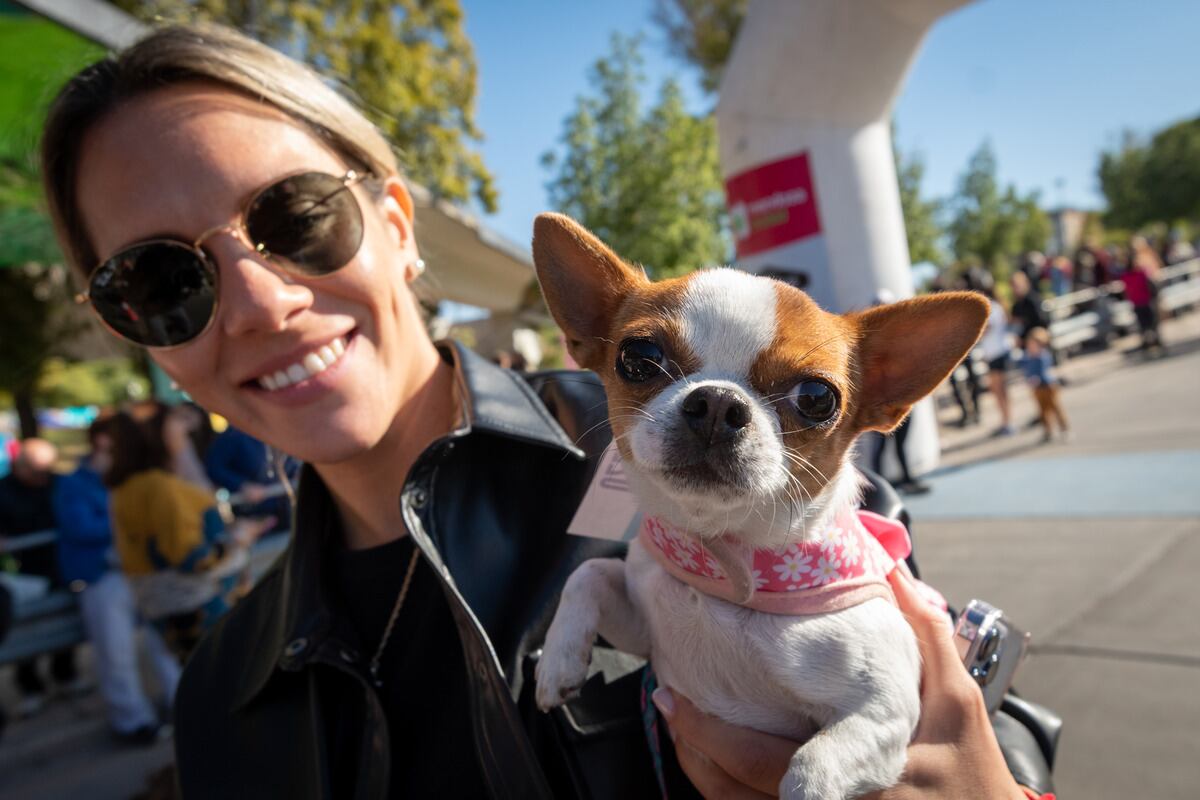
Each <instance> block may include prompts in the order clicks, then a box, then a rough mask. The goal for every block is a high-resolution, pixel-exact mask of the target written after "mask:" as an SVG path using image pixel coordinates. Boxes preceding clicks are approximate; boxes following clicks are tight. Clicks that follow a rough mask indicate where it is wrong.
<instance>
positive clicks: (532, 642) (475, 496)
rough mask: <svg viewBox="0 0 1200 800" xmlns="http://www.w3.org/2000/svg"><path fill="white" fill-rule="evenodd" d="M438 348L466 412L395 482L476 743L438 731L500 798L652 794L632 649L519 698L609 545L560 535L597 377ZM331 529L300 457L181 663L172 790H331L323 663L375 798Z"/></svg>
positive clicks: (325, 505)
mask: <svg viewBox="0 0 1200 800" xmlns="http://www.w3.org/2000/svg"><path fill="white" fill-rule="evenodd" d="M440 349H441V352H442V355H443V357H444V358H446V359H447V360H448V361H450V362H451V363H452V364H453V366H454V367H455V371H456V374H457V380H458V388H459V396H460V397H461V399H462V405H463V412H464V416H463V423H462V425H461V427H459V428H458V429H457V430H455V431H454V432H453V433H452V434H450V435H449V436H447V437H445V438H443V439H441V440H439V441H437V442H435V443H434V444H433V445H431V446H430V447H429V448H428V449H427V450H426V451H425V452H424V453H423V454H422V455H421V457H420V458H419V459H418V461H417V463H416V464H415V465H414V466H413V469H412V471H411V472H410V474H409V475H408V476H407V477H406V479H405V480H404V482H403V484H402V485H401V484H398V486H397V490H398V494H399V498H400V502H401V505H402V510H403V514H404V520H405V523H406V525H407V528H408V530H409V533H410V534H411V535H412V537H413V540H414V541H415V542H416V544H417V546H418V547H419V548H420V549H421V551H422V553H423V555H424V557H425V558H426V559H427V560H428V561H429V563H430V564H431V565H432V566H433V567H434V571H435V572H436V574H437V575H438V576H439V578H440V581H441V584H442V588H443V590H444V592H445V594H446V598H447V601H448V603H449V606H450V610H451V616H452V617H453V619H454V621H455V624H456V627H457V630H458V635H459V638H460V641H461V643H462V649H463V654H464V656H465V658H466V660H467V666H468V673H469V675H470V681H469V692H470V707H471V709H472V715H473V729H474V733H475V737H474V741H473V742H461V743H448V744H447V746H454V747H460V748H461V749H462V754H463V755H462V757H463V758H464V759H466V758H474V759H477V760H478V763H479V764H480V766H481V769H482V772H483V775H484V778H485V780H486V781H487V783H488V786H489V788H490V790H491V794H492V796H493V797H495V798H501V799H502V800H533V799H535V798H551V797H553V798H572V797H578V798H620V799H621V800H631V799H633V798H642V797H645V798H650V797H660V796H661V794H660V791H659V788H658V783H657V780H656V777H655V773H654V772H653V766H652V763H651V759H650V755H649V750H648V748H647V744H646V737H645V733H644V729H643V725H642V721H641V709H640V703H639V694H640V691H641V670H640V666H641V662H639V661H637V660H636V659H631V658H630V657H629V656H625V655H623V654H619V653H616V652H615V651H612V650H609V649H607V648H605V647H603V646H601V647H597V648H596V650H595V651H594V657H593V665H594V669H593V675H592V677H591V679H590V680H589V681H588V683H587V684H586V685H585V686H584V688H583V691H582V692H581V696H580V698H578V699H577V700H576V701H574V702H572V703H571V704H569V705H568V706H566V707H565V708H563V709H558V710H556V711H555V712H553V713H551V714H549V715H546V714H541V713H540V712H538V711H537V710H536V708H535V706H534V703H533V696H532V695H533V691H532V689H533V687H532V674H533V665H534V663H535V661H534V659H535V658H536V655H537V650H538V648H539V647H540V646H541V642H542V639H543V637H544V634H545V631H546V628H547V627H548V625H549V622H550V618H551V617H552V615H553V611H554V607H555V605H556V600H557V596H558V593H559V591H560V590H561V588H562V586H563V584H564V583H565V581H566V579H567V576H569V575H570V573H571V572H572V571H573V570H574V569H575V567H576V566H578V565H579V564H580V563H581V562H582V561H584V560H586V559H588V558H595V557H603V556H611V555H621V554H622V552H623V549H624V547H623V546H622V545H616V544H613V543H609V542H603V541H598V540H592V539H583V538H580V537H575V536H569V535H565V533H564V532H565V530H566V528H567V526H568V524H569V522H570V519H571V517H572V515H573V514H574V511H575V509H576V507H577V506H578V504H579V502H580V500H581V499H582V497H583V493H584V491H585V489H586V487H587V485H588V483H589V481H590V480H591V477H592V473H593V472H594V470H595V467H596V462H597V460H598V459H597V458H596V457H597V456H598V455H599V453H600V452H601V451H602V450H603V449H604V447H605V446H606V445H607V444H608V441H609V439H610V434H609V432H608V427H607V425H606V424H605V420H606V416H605V415H606V403H605V398H604V391H603V387H602V386H601V384H600V382H599V380H598V379H597V378H596V377H595V376H594V375H591V374H590V373H581V372H550V373H541V374H537V375H533V376H518V375H516V374H514V373H512V372H508V371H505V370H501V369H500V368H498V367H495V366H493V365H492V364H490V363H488V362H486V361H484V360H483V359H481V358H480V357H479V356H477V355H475V354H473V353H471V352H470V351H469V350H466V349H465V348H462V347H459V346H457V345H440ZM885 495H886V496H884V497H882V498H879V499H880V501H881V502H882V503H883V506H879V505H876V508H877V510H879V511H881V512H883V513H885V514H889V515H893V516H894V515H895V513H896V509H899V508H900V506H899V503H898V499H897V498H895V495H894V494H891V493H885ZM888 506H892V507H894V508H891V507H888ZM338 530H339V529H338V522H337V515H336V512H335V510H334V507H333V503H332V500H331V498H330V497H329V495H328V492H327V491H326V489H325V487H324V485H323V484H322V483H321V482H320V480H319V479H318V478H317V477H316V475H315V473H313V472H312V471H310V470H307V469H306V470H305V471H304V473H303V474H302V477H301V485H300V490H299V498H298V507H297V510H296V514H295V523H294V527H293V531H294V535H293V540H292V542H291V544H290V545H289V547H288V549H287V551H286V552H285V553H284V555H283V556H282V557H281V558H280V560H279V561H278V562H277V563H276V564H275V565H274V566H273V567H272V568H271V570H270V571H269V572H268V573H267V574H266V575H265V576H264V577H263V578H262V579H261V580H260V582H259V583H258V585H257V586H256V587H255V589H254V590H253V591H252V592H251V593H250V594H249V595H248V596H247V597H246V598H245V599H243V600H242V601H241V602H240V603H239V604H238V605H237V606H236V607H235V608H234V609H233V611H231V612H230V613H229V614H228V615H226V617H225V618H224V619H222V620H221V621H220V622H219V623H218V625H217V626H216V627H215V628H214V629H213V631H212V632H211V633H210V634H209V635H208V636H207V637H206V638H205V639H204V641H203V642H202V643H201V644H200V646H199V647H198V648H197V650H196V651H195V653H193V655H192V657H191V659H190V661H189V662H188V664H187V667H186V669H185V670H184V673H183V678H182V681H181V682H180V685H179V689H178V693H177V696H176V757H177V764H178V770H179V781H180V786H181V788H182V790H183V794H184V797H185V798H216V797H220V798H239V797H246V798H255V800H260V798H264V797H287V798H289V799H290V800H302V799H303V798H330V797H333V796H334V791H333V788H332V787H331V786H330V783H329V780H330V779H329V770H328V769H327V768H326V764H325V762H324V759H325V754H326V752H327V749H326V746H327V744H328V743H327V742H326V741H325V737H326V727H325V725H324V722H323V720H322V718H321V705H320V702H319V701H318V697H319V695H320V691H319V688H318V683H319V682H320V681H327V680H344V681H352V682H354V684H355V685H357V686H359V687H361V692H362V695H363V696H364V698H365V703H366V705H367V708H368V713H367V715H366V719H367V727H368V730H367V731H366V732H365V736H364V738H363V740H362V741H363V742H364V743H365V747H368V748H369V750H370V752H364V753H363V758H362V759H361V762H360V763H361V764H362V768H361V774H360V775H359V778H358V788H357V791H356V792H355V796H356V797H361V798H383V797H386V796H387V792H388V774H389V764H388V755H387V753H388V747H387V746H386V744H385V743H384V740H385V739H386V723H385V721H384V716H383V712H382V709H381V707H380V705H379V703H378V701H377V700H376V699H375V694H374V692H373V691H372V690H371V689H370V685H369V682H368V680H367V677H366V675H367V673H366V664H365V663H364V660H363V659H362V658H361V657H360V656H359V655H358V654H357V653H354V652H352V651H351V650H348V649H347V647H346V646H345V644H344V643H343V642H341V641H339V640H338V638H337V635H336V634H335V633H334V631H333V628H334V626H333V625H332V624H331V622H332V620H331V613H330V610H329V608H328V607H327V604H326V603H325V601H324V599H323V597H322V592H321V590H320V587H321V586H322V585H323V584H322V573H321V559H320V558H318V555H319V553H320V552H321V548H320V545H321V543H322V542H323V541H328V537H330V536H337V535H339V533H338ZM666 750H667V752H664V758H665V759H666V760H667V762H668V763H667V767H666V768H667V770H668V781H669V782H670V783H671V784H674V783H675V780H673V778H674V779H679V776H678V774H675V775H671V774H670V773H671V770H672V759H671V758H670V756H671V753H670V752H669V746H668V747H667V748H666ZM688 788H690V787H688ZM686 794H687V792H673V793H672V796H673V797H679V796H683V795H686ZM338 800H341V798H340V797H339V798H338Z"/></svg>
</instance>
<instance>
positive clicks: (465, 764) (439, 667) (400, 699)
mask: <svg viewBox="0 0 1200 800" xmlns="http://www.w3.org/2000/svg"><path fill="white" fill-rule="evenodd" d="M413 549H414V548H413V544H412V541H411V540H410V539H408V538H407V537H406V538H403V539H398V540H397V541H394V542H390V543H388V544H385V545H381V546H379V547H372V548H370V549H367V550H347V549H345V548H338V549H337V550H336V551H335V552H334V553H332V554H331V555H332V558H331V563H330V567H331V568H330V570H329V573H328V575H329V580H330V584H331V585H330V587H329V590H330V598H331V600H332V602H333V603H335V604H336V607H337V609H338V610H340V611H341V612H342V613H341V614H338V615H337V616H339V617H340V618H341V619H342V620H344V621H345V624H346V625H347V627H348V630H346V631H342V632H339V633H340V634H341V635H340V636H339V638H342V639H344V640H345V641H347V642H354V643H356V644H357V645H360V646H358V647H356V648H355V652H354V656H355V659H354V660H355V661H356V662H357V664H358V666H359V667H360V668H361V672H362V674H363V675H364V676H367V678H368V680H369V672H368V665H369V664H370V662H371V658H372V656H373V655H374V654H375V651H376V649H377V648H378V647H379V642H380V641H381V640H382V638H383V633H384V630H385V628H386V626H387V621H388V617H389V616H390V615H391V612H392V609H393V608H394V607H395V604H396V598H397V597H398V596H399V592H400V589H401V585H402V584H403V582H404V575H405V573H406V572H407V570H408V566H409V562H410V560H411V559H412V554H413ZM379 679H380V682H381V684H382V685H381V686H379V687H377V688H376V689H375V694H376V697H377V698H378V701H379V704H380V706H381V707H382V709H383V714H384V717H385V719H386V720H387V731H388V740H389V741H388V746H389V749H390V751H391V777H390V784H389V797H391V798H413V797H439V798H443V797H446V798H455V797H464V798H467V797H470V798H476V797H486V796H487V789H486V786H485V783H484V780H483V776H482V774H481V771H480V768H479V766H478V764H477V763H476V760H475V758H474V757H472V756H471V755H467V756H466V757H465V758H464V753H466V754H470V753H472V752H473V749H474V748H473V747H472V746H470V745H469V744H468V743H469V742H471V740H472V738H473V735H474V734H473V732H472V729H471V721H470V719H471V718H470V711H469V708H468V706H467V703H468V695H467V673H466V665H465V660H464V658H463V655H462V646H461V644H460V643H459V640H458V634H457V632H456V628H455V625H454V621H453V619H452V618H451V616H450V608H449V606H448V605H447V603H446V597H445V595H444V594H443V592H442V590H441V588H440V587H439V586H438V584H437V580H436V577H435V576H434V575H433V573H432V572H431V570H430V568H429V565H428V564H426V563H425V562H424V561H418V563H417V567H416V571H415V572H414V574H413V580H412V584H411V586H410V587H409V590H408V594H407V595H406V597H405V600H404V605H403V606H401V609H400V612H399V615H398V616H397V618H396V625H395V627H394V629H393V630H392V633H391V636H390V637H389V638H388V642H387V645H386V646H385V648H384V651H383V654H382V657H381V659H380V669H379ZM328 685H329V686H330V689H329V690H328V691H327V693H326V694H327V696H326V697H325V698H324V703H323V705H324V707H325V709H326V714H325V716H326V719H327V720H328V733H329V741H330V742H331V743H332V748H331V749H332V750H333V751H334V752H333V753H332V754H331V755H333V758H332V759H331V768H332V772H333V774H332V776H331V777H332V781H333V785H334V786H335V787H337V789H338V792H337V794H338V796H341V797H350V796H352V794H353V792H352V790H351V789H350V787H352V786H354V785H355V783H356V776H357V772H358V770H357V763H356V761H357V759H358V758H359V757H361V753H362V752H363V751H361V750H360V749H359V748H358V747H357V744H358V743H359V741H360V739H361V736H362V734H361V731H362V730H363V726H362V725H361V719H362V717H361V714H362V713H364V712H365V711H366V709H362V708H355V707H354V706H355V705H356V704H357V705H359V706H361V700H353V699H352V698H354V697H356V696H357V697H361V691H357V692H355V691H350V692H345V694H344V695H343V691H342V687H347V688H353V687H352V686H348V685H347V684H346V683H345V682H340V681H339V682H328ZM366 752H369V748H368V749H367V751H366Z"/></svg>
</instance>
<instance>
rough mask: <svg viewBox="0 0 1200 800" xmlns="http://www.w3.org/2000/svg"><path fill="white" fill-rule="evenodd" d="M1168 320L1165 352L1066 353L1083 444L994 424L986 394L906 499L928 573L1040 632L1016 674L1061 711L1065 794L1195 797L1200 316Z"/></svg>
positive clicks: (961, 597)
mask: <svg viewBox="0 0 1200 800" xmlns="http://www.w3.org/2000/svg"><path fill="white" fill-rule="evenodd" d="M1164 330H1165V332H1166V334H1167V336H1168V342H1173V343H1174V344H1173V346H1172V348H1171V350H1172V354H1171V355H1169V356H1168V357H1167V358H1164V359H1161V360H1154V361H1142V360H1141V359H1140V358H1138V357H1135V358H1126V357H1124V356H1122V355H1121V353H1120V352H1108V353H1103V354H1099V355H1095V356H1088V357H1085V358H1082V359H1079V360H1078V361H1075V362H1071V363H1069V364H1068V365H1067V367H1066V369H1065V370H1064V371H1065V373H1066V374H1067V375H1068V376H1069V377H1070V378H1071V379H1072V382H1071V385H1070V386H1069V387H1067V388H1066V389H1065V390H1064V392H1063V402H1064V407H1065V409H1066V412H1067V414H1068V416H1069V417H1070V418H1071V420H1072V423H1073V426H1074V429H1075V430H1074V439H1073V440H1072V441H1071V442H1070V443H1065V444H1064V443H1057V442H1056V443H1052V444H1048V445H1042V444H1041V443H1040V438H1041V432H1040V430H1036V429H1026V430H1022V431H1021V432H1019V433H1018V434H1017V435H1016V436H1013V437H1008V438H1003V439H994V438H991V437H989V436H988V435H987V431H989V430H990V429H992V428H994V427H995V426H996V425H997V419H998V414H997V412H996V411H995V408H994V406H993V404H992V400H991V398H985V399H984V404H985V405H984V409H985V418H984V425H982V426H980V427H979V428H968V429H966V430H959V429H957V428H945V429H944V431H943V446H944V450H945V453H946V454H945V457H944V458H943V464H942V466H941V467H940V468H939V469H938V470H937V471H935V472H934V473H933V474H932V475H930V476H928V479H929V482H930V483H931V485H932V486H933V491H932V492H931V493H930V494H929V495H926V496H923V497H913V498H909V500H908V503H909V507H910V510H911V512H912V515H913V519H914V521H915V522H914V529H915V538H916V541H917V546H918V553H919V557H920V561H921V567H922V570H923V573H924V575H925V577H926V578H927V579H929V580H930V581H931V582H933V583H935V584H936V585H938V586H939V587H940V588H941V589H942V590H943V591H944V592H945V593H946V595H947V597H948V598H949V599H950V600H951V602H953V603H956V604H962V603H964V602H966V601H967V600H969V599H970V598H971V597H975V596H978V597H981V598H986V599H988V600H991V601H992V602H994V603H995V604H997V605H999V606H1001V607H1002V608H1004V609H1005V611H1006V612H1008V614H1009V615H1010V616H1011V617H1012V618H1013V619H1014V620H1015V621H1017V622H1018V623H1020V624H1021V625H1023V626H1025V627H1026V628H1028V629H1029V630H1031V631H1032V632H1033V646H1032V650H1031V655H1030V657H1029V660H1028V661H1027V663H1026V664H1025V665H1024V666H1023V667H1022V671H1021V673H1020V674H1019V676H1018V679H1017V685H1018V686H1019V688H1020V690H1021V691H1022V692H1023V693H1024V694H1025V695H1026V696H1028V697H1030V698H1031V699H1033V700H1036V701H1039V702H1042V703H1045V704H1046V705H1048V706H1050V707H1052V708H1053V709H1055V710H1056V711H1057V712H1059V713H1060V714H1061V715H1062V716H1063V717H1064V718H1065V719H1066V728H1065V731H1064V733H1063V739H1062V744H1061V747H1060V751H1059V762H1058V764H1057V765H1056V770H1055V774H1056V779H1057V781H1058V789H1059V792H1060V796H1061V797H1063V798H1064V800H1072V799H1073V798H1089V800H1092V799H1094V800H1106V798H1112V799H1113V800H1117V799H1118V798H1120V799H1121V800H1124V798H1129V797H1144V798H1154V800H1176V799H1178V800H1184V799H1185V798H1186V799H1187V800H1191V798H1195V797H1197V796H1200V689H1198V688H1197V686H1198V684H1200V588H1198V585H1197V580H1196V574H1197V573H1198V572H1200V315H1197V314H1193V315H1191V316H1190V317H1188V318H1184V319H1183V320H1179V321H1176V322H1174V323H1171V324H1169V325H1168V326H1166V327H1165V329H1164ZM1010 390H1011V392H1012V395H1013V397H1014V400H1015V406H1016V412H1015V419H1016V420H1018V421H1019V422H1024V421H1025V420H1028V419H1030V418H1032V417H1033V415H1034V405H1033V401H1032V398H1030V397H1029V392H1028V390H1027V389H1026V388H1025V387H1024V386H1021V385H1015V386H1012V387H1010ZM943 414H944V421H946V422H949V421H950V420H953V419H956V418H957V414H958V412H957V409H956V408H955V409H952V410H949V409H948V410H945V411H944V412H943Z"/></svg>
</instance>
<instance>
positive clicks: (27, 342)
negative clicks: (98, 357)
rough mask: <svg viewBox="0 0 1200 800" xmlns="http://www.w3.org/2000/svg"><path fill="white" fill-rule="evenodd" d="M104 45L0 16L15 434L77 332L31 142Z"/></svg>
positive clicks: (2, 204)
mask: <svg viewBox="0 0 1200 800" xmlns="http://www.w3.org/2000/svg"><path fill="white" fill-rule="evenodd" d="M102 54H103V50H101V49H100V48H99V47H96V46H95V45H93V44H91V43H90V42H87V41H85V40H83V39H82V38H80V37H79V36H76V35H75V34H73V33H70V32H69V31H67V30H65V29H64V28H62V27H61V26H59V25H56V24H55V23H52V22H49V21H47V20H45V19H43V18H42V17H39V16H34V15H31V14H27V13H23V12H20V11H17V10H15V9H8V8H6V9H5V10H4V13H3V14H0V343H2V344H0V393H3V394H5V395H8V396H11V398H12V402H13V405H14V406H16V410H17V416H18V419H19V420H20V426H21V434H22V435H23V436H32V435H34V434H36V433H37V420H36V417H35V415H34V399H35V393H36V390H37V387H38V383H39V380H40V378H41V377H42V374H43V371H44V368H45V365H46V363H47V360H48V359H51V358H53V357H55V356H57V355H61V354H62V352H63V351H64V349H65V346H66V345H67V344H68V343H69V342H70V340H71V339H73V338H74V337H75V335H76V334H77V333H78V332H79V331H80V330H81V326H80V324H79V323H78V321H77V320H78V317H76V316H74V315H72V314H71V313H70V297H71V290H70V286H69V281H68V279H67V273H66V269H65V268H64V267H62V266H61V262H62V256H61V253H60V252H59V249H58V246H57V244H56V242H55V239H54V231H53V229H52V227H51V225H50V221H49V219H48V218H47V216H46V214H45V212H44V209H43V203H42V193H41V184H40V181H39V178H38V172H37V165H36V157H35V152H36V142H37V137H38V134H39V132H40V130H41V127H42V121H43V120H44V119H45V109H46V105H47V103H48V102H49V99H50V97H51V96H52V95H53V93H54V91H55V90H56V89H57V87H58V85H59V84H60V83H61V82H62V81H63V80H65V79H66V77H67V76H68V75H70V74H71V73H72V72H74V71H75V70H77V69H78V68H79V67H81V66H82V65H84V64H86V63H88V62H90V61H93V60H95V59H96V58H99V57H100V56H101V55H102Z"/></svg>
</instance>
